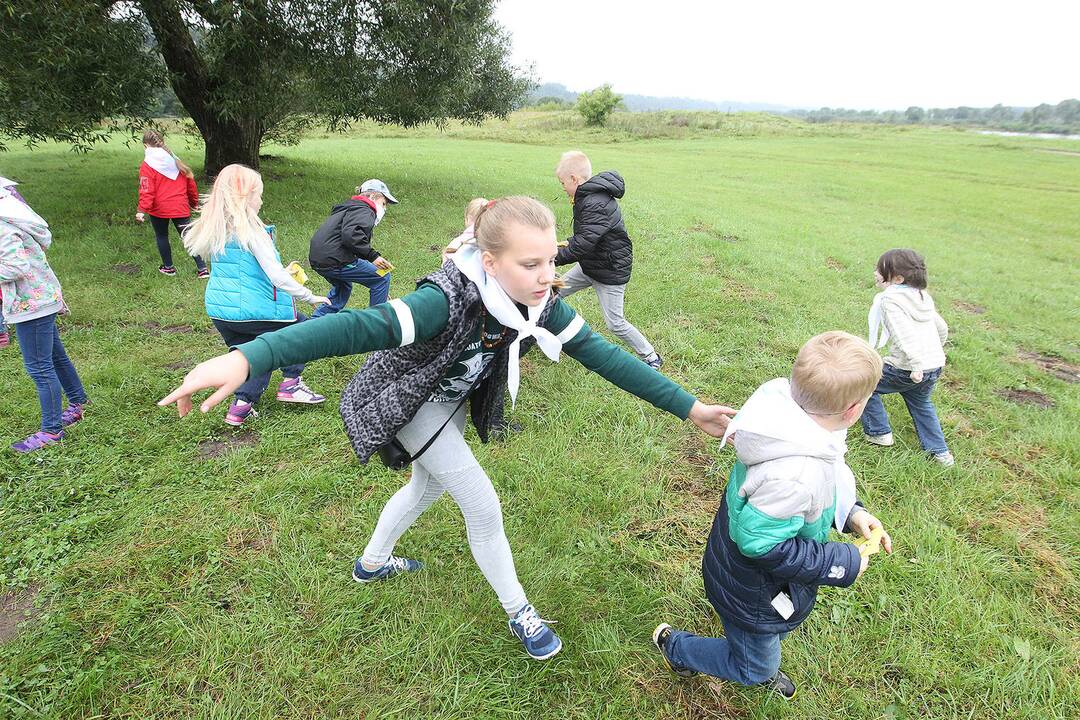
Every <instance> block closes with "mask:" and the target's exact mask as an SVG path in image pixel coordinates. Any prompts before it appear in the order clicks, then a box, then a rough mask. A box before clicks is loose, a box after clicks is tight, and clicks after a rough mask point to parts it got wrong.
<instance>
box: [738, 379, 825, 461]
mask: <svg viewBox="0 0 1080 720" xmlns="http://www.w3.org/2000/svg"><path fill="white" fill-rule="evenodd" d="M732 433H735V452H736V454H737V455H738V457H739V460H741V461H742V462H743V464H744V465H746V466H748V467H749V466H752V465H757V464H759V463H763V462H768V461H769V460H777V459H780V458H785V457H816V458H821V459H823V460H829V461H836V460H837V459H840V458H842V457H843V456H844V453H845V452H847V442H846V437H847V430H838V431H836V432H830V431H829V430H826V429H825V428H823V427H821V426H820V425H818V424H817V423H816V422H814V420H813V419H812V418H811V417H810V416H809V415H807V414H806V412H805V411H804V410H803V409H802V408H801V407H799V406H798V404H797V403H796V402H795V400H794V399H793V398H792V397H791V383H790V382H789V381H788V379H787V378H777V379H776V380H770V381H769V382H767V383H765V384H764V385H762V386H761V387H759V388H758V389H757V390H756V391H755V392H754V394H753V395H751V396H750V399H749V400H747V401H746V404H745V405H743V406H742V409H740V410H739V413H738V414H737V415H736V416H735V419H734V420H732V421H731V424H730V425H728V430H727V432H726V433H725V434H724V441H725V442H726V441H727V438H728V436H730V435H731V434H732Z"/></svg>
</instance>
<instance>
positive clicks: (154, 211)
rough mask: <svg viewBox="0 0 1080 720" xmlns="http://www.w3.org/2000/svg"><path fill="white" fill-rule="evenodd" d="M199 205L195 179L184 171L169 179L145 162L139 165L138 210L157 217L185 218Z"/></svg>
mask: <svg viewBox="0 0 1080 720" xmlns="http://www.w3.org/2000/svg"><path fill="white" fill-rule="evenodd" d="M198 205H199V189H198V188H197V187H196V186H195V180H194V179H193V178H189V177H188V176H187V175H185V174H184V173H180V174H179V175H177V176H176V179H175V180H170V179H169V178H167V177H165V176H164V175H162V174H161V173H159V172H158V171H157V170H155V169H154V168H152V167H150V166H149V165H147V164H146V163H145V162H144V163H143V164H142V165H140V166H139V212H141V213H147V214H149V215H153V216H154V217H159V218H186V217H190V216H191V211H192V210H194V209H195V208H196V207H198Z"/></svg>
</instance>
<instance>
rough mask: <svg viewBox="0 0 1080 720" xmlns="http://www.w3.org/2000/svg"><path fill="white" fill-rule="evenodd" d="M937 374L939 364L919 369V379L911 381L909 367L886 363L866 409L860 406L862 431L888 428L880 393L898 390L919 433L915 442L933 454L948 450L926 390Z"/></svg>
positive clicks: (869, 432) (886, 430) (874, 432)
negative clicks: (895, 366) (907, 368)
mask: <svg viewBox="0 0 1080 720" xmlns="http://www.w3.org/2000/svg"><path fill="white" fill-rule="evenodd" d="M940 376H941V368H937V369H936V370H927V371H925V372H924V373H923V379H922V382H919V383H917V382H913V381H912V379H911V372H910V371H908V370H899V369H897V368H894V367H893V366H892V365H888V364H886V365H885V369H884V371H883V372H882V374H881V380H880V381H879V382H878V386H877V390H875V391H874V394H873V395H871V396H870V400H869V402H867V403H866V409H865V410H863V414H862V427H863V432H864V433H866V434H867V435H885V434H886V433H891V432H892V427H891V426H890V425H889V416H888V415H886V414H885V405H884V403H882V402H881V396H882V395H888V394H889V393H900V397H902V398H904V403H906V404H907V408H908V412H910V413H911V419H912V420H913V421H914V422H915V433H916V434H917V435H918V436H919V444H921V445H922V447H923V450H925V451H926V452H929V453H934V454H935V455H936V454H938V453H943V452H948V450H949V446H948V445H946V444H945V435H944V433H942V432H941V421H939V420H938V416H937V409H936V408H935V407H934V403H932V402H931V401H930V393H931V391H933V389H934V385H936V384H937V380H938V378H939V377H940Z"/></svg>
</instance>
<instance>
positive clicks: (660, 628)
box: [652, 623, 697, 678]
mask: <svg viewBox="0 0 1080 720" xmlns="http://www.w3.org/2000/svg"><path fill="white" fill-rule="evenodd" d="M673 632H675V630H674V629H673V628H672V627H671V626H670V625H668V624H667V623H660V624H659V625H657V626H656V629H655V630H653V633H652V641H653V645H655V646H656V649H657V650H659V651H660V656H661V657H663V658H664V662H665V663H667V666H668V670H671V672H673V673H675V674H676V675H678V676H679V677H683V678H691V677H694V676H695V675H697V673H696V672H694V671H693V670H690V669H689V668H684V667H679V666H678V665H676V664H675V663H673V662H671V657H669V656H668V654H667V649H666V648H667V643H668V640H669V639H670V638H671V633H673Z"/></svg>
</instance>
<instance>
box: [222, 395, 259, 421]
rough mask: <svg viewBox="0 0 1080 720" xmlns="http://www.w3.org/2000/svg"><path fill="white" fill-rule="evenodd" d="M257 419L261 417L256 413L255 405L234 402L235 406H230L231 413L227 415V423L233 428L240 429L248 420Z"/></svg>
mask: <svg viewBox="0 0 1080 720" xmlns="http://www.w3.org/2000/svg"><path fill="white" fill-rule="evenodd" d="M256 417H259V413H257V412H255V406H254V405H252V404H251V403H242V402H237V401H233V404H232V405H230V406H229V411H228V412H227V413H225V422H226V423H227V424H229V425H232V426H233V427H240V426H241V425H243V424H244V421H245V420H247V419H248V418H256Z"/></svg>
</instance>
